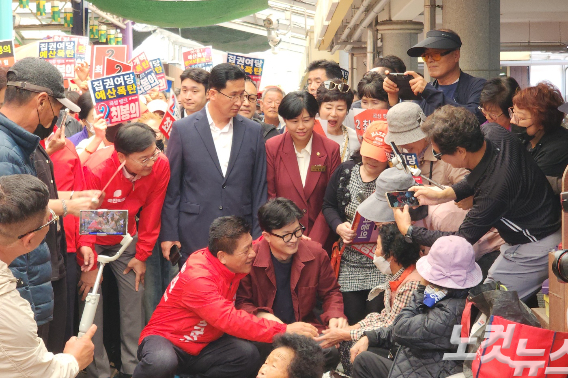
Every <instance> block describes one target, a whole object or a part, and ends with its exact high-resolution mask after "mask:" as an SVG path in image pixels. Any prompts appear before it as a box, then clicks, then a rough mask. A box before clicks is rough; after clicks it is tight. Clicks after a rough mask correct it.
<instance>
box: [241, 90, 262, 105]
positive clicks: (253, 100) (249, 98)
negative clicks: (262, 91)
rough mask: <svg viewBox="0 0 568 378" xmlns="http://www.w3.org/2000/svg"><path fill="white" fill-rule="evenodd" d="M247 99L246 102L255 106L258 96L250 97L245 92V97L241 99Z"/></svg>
mask: <svg viewBox="0 0 568 378" xmlns="http://www.w3.org/2000/svg"><path fill="white" fill-rule="evenodd" d="M245 98H246V99H247V101H248V102H250V103H251V104H256V100H258V96H257V95H251V94H248V93H247V92H245V96H244V97H243V99H245Z"/></svg>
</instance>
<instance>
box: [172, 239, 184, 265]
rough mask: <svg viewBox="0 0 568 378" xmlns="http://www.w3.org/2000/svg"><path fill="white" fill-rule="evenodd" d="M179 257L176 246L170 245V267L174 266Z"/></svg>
mask: <svg viewBox="0 0 568 378" xmlns="http://www.w3.org/2000/svg"><path fill="white" fill-rule="evenodd" d="M180 257H181V254H180V253H179V247H178V246H177V245H175V244H174V245H172V248H170V262H171V263H172V266H176V265H177V263H178V261H179V259H180Z"/></svg>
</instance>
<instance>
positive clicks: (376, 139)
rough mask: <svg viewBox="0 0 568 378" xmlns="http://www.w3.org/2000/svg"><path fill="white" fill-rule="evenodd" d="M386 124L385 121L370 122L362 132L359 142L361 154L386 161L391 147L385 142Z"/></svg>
mask: <svg viewBox="0 0 568 378" xmlns="http://www.w3.org/2000/svg"><path fill="white" fill-rule="evenodd" d="M387 132H388V125H387V122H386V121H375V122H372V123H371V124H370V125H369V126H368V127H367V130H365V134H363V142H362V143H361V151H360V152H361V156H365V157H369V158H371V159H375V160H378V161H380V162H383V163H386V162H387V161H388V160H389V159H388V155H389V154H390V153H391V152H392V149H391V147H390V146H389V145H388V144H386V143H385V137H386V136H387Z"/></svg>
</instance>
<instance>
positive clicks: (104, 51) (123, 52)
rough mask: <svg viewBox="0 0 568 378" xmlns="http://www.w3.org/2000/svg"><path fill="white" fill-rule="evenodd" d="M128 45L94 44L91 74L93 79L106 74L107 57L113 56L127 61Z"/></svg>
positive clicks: (121, 60) (120, 60)
mask: <svg viewBox="0 0 568 378" xmlns="http://www.w3.org/2000/svg"><path fill="white" fill-rule="evenodd" d="M127 49H128V46H126V45H121V46H109V45H96V46H93V52H92V54H91V57H92V59H91V72H90V76H91V78H93V79H99V78H101V77H103V76H105V71H106V69H105V59H106V58H112V59H115V60H118V61H119V62H126V58H127V53H128V50H127Z"/></svg>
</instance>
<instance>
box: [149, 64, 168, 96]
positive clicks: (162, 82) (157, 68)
mask: <svg viewBox="0 0 568 378" xmlns="http://www.w3.org/2000/svg"><path fill="white" fill-rule="evenodd" d="M150 65H151V66H152V69H154V73H155V74H156V77H157V78H158V83H159V86H158V90H159V91H160V92H161V91H165V90H166V89H168V81H167V79H166V73H165V72H164V66H163V65H162V61H161V60H160V58H158V59H152V60H150Z"/></svg>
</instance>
